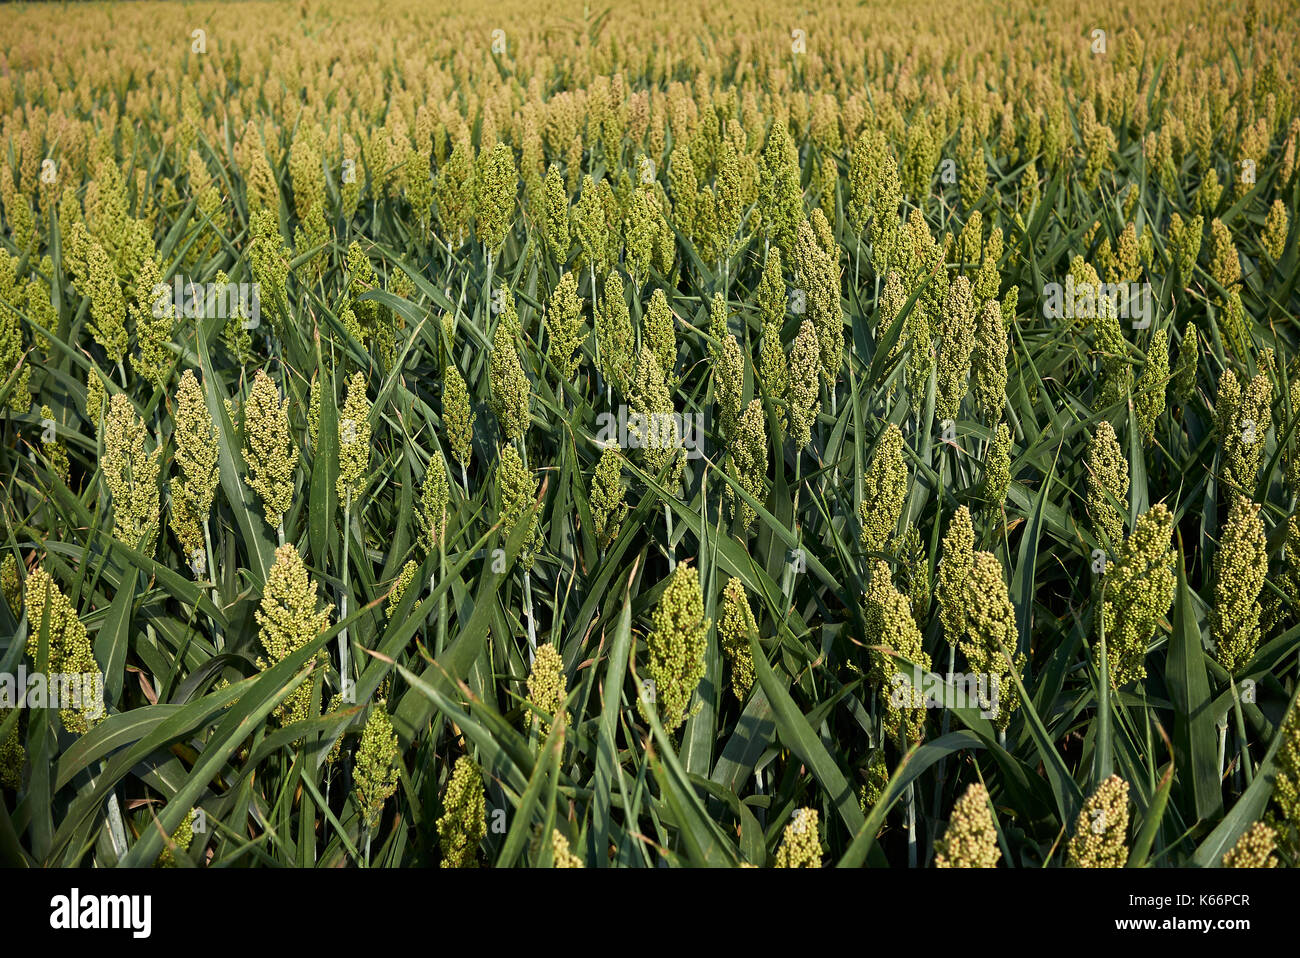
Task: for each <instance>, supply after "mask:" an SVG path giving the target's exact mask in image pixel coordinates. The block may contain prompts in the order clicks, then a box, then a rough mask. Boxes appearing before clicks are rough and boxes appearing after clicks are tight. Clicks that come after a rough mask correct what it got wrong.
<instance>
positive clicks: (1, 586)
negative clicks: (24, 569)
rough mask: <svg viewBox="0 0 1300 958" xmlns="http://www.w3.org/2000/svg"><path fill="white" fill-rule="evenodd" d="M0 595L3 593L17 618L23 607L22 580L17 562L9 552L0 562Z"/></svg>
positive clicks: (10, 609)
mask: <svg viewBox="0 0 1300 958" xmlns="http://www.w3.org/2000/svg"><path fill="white" fill-rule="evenodd" d="M0 593H3V595H4V597H5V602H7V603H8V604H9V611H10V612H12V613H13V614H14V618H15V619H16V618H18V613H19V612H20V611H22V607H23V580H22V578H21V576H20V574H19V572H18V560H17V559H16V558H14V555H13V553H11V552H7V553H5V557H4V559H3V561H0Z"/></svg>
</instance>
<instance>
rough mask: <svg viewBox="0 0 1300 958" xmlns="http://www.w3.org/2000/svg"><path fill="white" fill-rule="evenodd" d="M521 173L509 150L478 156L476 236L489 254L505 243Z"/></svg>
mask: <svg viewBox="0 0 1300 958" xmlns="http://www.w3.org/2000/svg"><path fill="white" fill-rule="evenodd" d="M518 189H519V172H518V170H516V168H515V157H514V153H513V152H512V151H511V149H510V147H508V146H506V144H504V143H497V144H496V145H495V146H493V147H492V149H491V150H490V151H484V152H482V153H480V154H479V156H478V160H477V161H476V162H475V168H474V232H475V234H476V235H477V236H478V239H479V241H480V242H481V243H482V244H483V245H484V246H485V247H486V248H487V250H488V252H489V253H495V252H496V251H497V250H499V249H500V248H501V244H502V243H503V242H505V238H506V233H508V232H509V231H510V224H511V223H512V222H513V221H514V218H515V194H516V193H517V191H518Z"/></svg>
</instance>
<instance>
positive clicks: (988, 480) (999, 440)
mask: <svg viewBox="0 0 1300 958" xmlns="http://www.w3.org/2000/svg"><path fill="white" fill-rule="evenodd" d="M1010 487H1011V430H1010V428H1008V426H1007V424H1006V423H1004V422H1000V423H998V428H997V430H996V431H995V432H994V433H993V441H992V442H991V443H989V449H988V454H987V457H986V458H985V460H984V496H985V498H986V499H988V501H989V504H990V506H991V507H992V508H993V509H995V510H996V509H1000V508H1001V507H1002V504H1003V503H1004V502H1006V498H1007V490H1008V489H1009V488H1010Z"/></svg>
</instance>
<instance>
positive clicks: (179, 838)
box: [155, 808, 195, 868]
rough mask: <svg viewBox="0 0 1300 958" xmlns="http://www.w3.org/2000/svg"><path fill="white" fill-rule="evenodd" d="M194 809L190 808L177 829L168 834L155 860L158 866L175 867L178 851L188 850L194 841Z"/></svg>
mask: <svg viewBox="0 0 1300 958" xmlns="http://www.w3.org/2000/svg"><path fill="white" fill-rule="evenodd" d="M194 812H195V810H194V809H192V808H191V809H190V811H189V814H187V815H186V816H185V817H184V818H182V819H181V823H180V824H179V825H177V826H176V831H174V832H172V833H171V835H169V836H168V838H167V841H166V843H165V845H164V848H163V850H162V852H161V853H160V854H159V855H158V860H157V862H155V867H157V868H175V867H176V852H177V851H180V852H187V851H189V850H190V845H192V844H193V843H194Z"/></svg>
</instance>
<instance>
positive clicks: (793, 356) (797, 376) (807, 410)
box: [788, 319, 821, 449]
mask: <svg viewBox="0 0 1300 958" xmlns="http://www.w3.org/2000/svg"><path fill="white" fill-rule="evenodd" d="M820 373H821V353H820V347H819V345H818V343H817V330H816V328H815V327H814V326H813V323H812V320H811V319H805V320H804V321H803V325H801V326H800V327H799V335H798V336H796V337H795V339H794V345H793V346H791V347H790V403H789V409H788V412H789V416H790V437H791V438H792V439H793V440H794V444H795V448H797V449H802V448H803V447H804V446H806V445H808V443H809V442H810V441H811V440H812V426H813V423H814V422H816V421H817V416H818V414H819V413H820V412H821V395H820V392H819V390H818V376H819V375H820Z"/></svg>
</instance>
